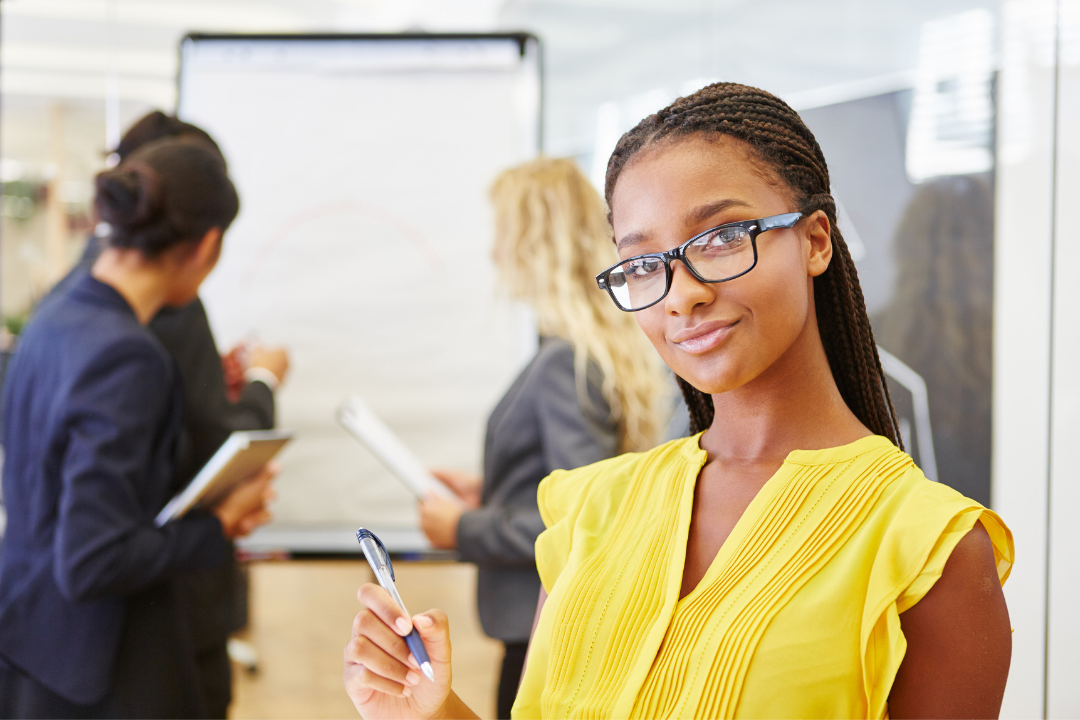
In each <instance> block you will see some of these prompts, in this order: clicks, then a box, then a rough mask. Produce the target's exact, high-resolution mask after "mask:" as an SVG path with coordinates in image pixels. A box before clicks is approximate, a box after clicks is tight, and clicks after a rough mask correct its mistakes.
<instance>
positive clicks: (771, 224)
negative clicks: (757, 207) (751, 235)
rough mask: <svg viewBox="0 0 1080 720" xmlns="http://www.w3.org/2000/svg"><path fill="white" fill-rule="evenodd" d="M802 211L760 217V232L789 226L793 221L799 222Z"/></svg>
mask: <svg viewBox="0 0 1080 720" xmlns="http://www.w3.org/2000/svg"><path fill="white" fill-rule="evenodd" d="M802 216H803V215H802V213H797V212H793V213H784V214H783V215H773V216H772V217H768V218H762V220H761V232H765V231H766V230H775V229H776V228H789V227H791V226H792V225H794V224H795V223H797V222H799V218H801V217H802Z"/></svg>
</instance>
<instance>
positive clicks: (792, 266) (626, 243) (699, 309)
mask: <svg viewBox="0 0 1080 720" xmlns="http://www.w3.org/2000/svg"><path fill="white" fill-rule="evenodd" d="M764 167H765V166H764V163H763V162H762V161H761V160H760V159H758V158H757V157H756V156H755V155H754V153H753V151H752V150H751V149H750V148H749V147H748V146H747V145H745V144H743V143H742V142H740V141H738V140H734V139H732V138H728V137H720V138H718V139H705V138H704V137H700V136H691V137H689V138H686V139H682V140H677V141H674V142H672V143H667V144H662V145H660V146H658V147H657V148H655V149H652V150H647V151H646V152H645V154H643V155H641V156H639V157H637V158H635V159H634V160H633V161H632V162H631V163H630V164H629V165H628V166H627V167H626V168H624V169H623V171H622V173H621V174H620V176H619V179H618V182H617V183H616V185H615V189H614V192H613V194H612V200H611V208H612V221H613V225H614V230H615V241H616V244H617V247H618V252H619V257H620V258H621V259H624V260H625V259H627V258H630V257H633V256H635V255H641V254H644V253H653V252H661V251H664V250H671V249H673V248H676V247H678V246H679V245H681V244H682V243H684V242H686V241H687V240H689V239H690V238H691V237H693V236H694V235H697V234H698V233H701V232H704V231H705V230H708V229H709V228H712V227H715V226H717V225H721V224H724V223H729V222H736V221H741V220H753V219H757V218H764V217H769V216H771V215H779V214H781V213H788V212H795V211H796V210H797V209H798V208H796V207H795V205H794V202H793V201H792V200H791V198H790V197H789V195H790V190H789V189H788V188H787V187H786V186H785V185H784V184H783V183H782V182H780V181H779V180H773V179H770V178H769V177H768V174H767V173H769V172H770V171H768V170H765V169H764ZM757 248H758V262H757V265H756V266H755V267H754V269H753V270H751V271H750V272H749V273H747V274H746V275H743V276H742V277H739V278H736V279H734V280H729V281H727V282H722V283H702V282H699V281H698V280H697V279H696V278H695V277H694V276H693V275H691V274H690V272H689V271H688V270H687V269H686V266H685V265H683V263H682V262H679V261H675V262H674V263H673V267H672V270H673V278H672V284H671V290H670V291H669V292H668V294H667V297H665V298H664V299H663V300H661V301H660V302H659V303H657V304H656V305H653V306H652V307H650V308H646V309H644V310H639V311H638V312H636V313H634V315H635V317H636V318H637V321H638V324H639V325H640V326H641V328H642V330H644V331H645V334H646V335H647V336H648V337H649V340H651V341H652V343H653V345H654V346H655V347H656V349H657V351H658V352H659V353H660V356H661V357H662V358H663V359H664V362H665V363H667V365H668V367H670V368H671V369H672V370H673V371H674V372H675V373H676V374H678V375H679V376H680V377H682V378H683V379H685V380H686V381H688V382H689V383H690V384H691V385H693V386H694V387H696V388H698V389H699V390H701V391H703V392H706V393H710V394H717V393H722V392H727V391H729V390H733V389H735V388H738V387H741V386H743V385H745V384H747V383H749V382H751V381H753V380H754V379H756V378H758V377H759V376H761V375H762V374H763V373H765V372H766V371H767V370H768V369H769V368H770V367H772V366H773V365H774V364H776V362H777V360H779V359H780V358H781V357H783V356H784V355H785V353H787V352H788V351H789V349H790V348H792V346H794V345H795V344H796V342H797V341H799V340H800V339H804V340H805V339H806V338H807V337H808V333H813V338H815V339H816V338H817V324H816V319H815V317H814V306H813V282H812V281H813V277H814V276H816V275H820V274H821V273H822V272H824V271H825V269H826V268H827V267H828V264H829V259H830V258H831V253H832V246H831V244H830V242H829V223H828V219H827V218H826V217H825V215H824V213H821V212H818V213H814V214H813V215H812V216H811V217H809V218H803V219H801V220H800V221H799V222H798V223H796V225H795V226H794V227H792V228H789V229H777V230H770V231H767V232H764V233H761V234H760V235H759V236H758V238H757Z"/></svg>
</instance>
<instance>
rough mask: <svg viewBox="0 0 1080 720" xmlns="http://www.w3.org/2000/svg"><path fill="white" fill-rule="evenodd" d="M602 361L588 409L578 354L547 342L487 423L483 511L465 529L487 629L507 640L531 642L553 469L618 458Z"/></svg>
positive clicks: (461, 538)
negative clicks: (543, 486) (539, 495)
mask: <svg viewBox="0 0 1080 720" xmlns="http://www.w3.org/2000/svg"><path fill="white" fill-rule="evenodd" d="M602 383H603V376H602V375H601V373H600V370H599V368H597V367H596V365H595V363H590V364H589V369H588V371H587V372H586V386H587V391H588V400H589V401H588V403H586V404H584V405H583V404H582V402H581V399H580V398H579V396H578V389H577V382H576V380H575V375H574V349H573V347H572V346H571V345H570V344H569V343H567V342H566V341H565V340H561V339H559V338H552V337H547V338H542V339H541V341H540V349H539V351H538V352H537V354H536V357H534V358H533V360H532V362H530V363H529V364H528V366H527V367H526V368H525V370H524V371H522V373H521V375H520V376H518V378H517V380H515V381H514V384H513V385H511V386H510V389H509V390H508V391H507V393H506V395H504V396H503V398H502V400H501V401H499V404H498V405H497V406H496V407H495V410H494V411H493V412H492V413H491V417H490V418H489V420H488V426H487V437H486V439H485V442H484V487H483V497H482V506H481V507H480V508H479V509H477V510H472V511H469V512H466V513H465V514H464V515H462V516H461V520H460V521H459V522H458V532H457V537H458V551H459V553H460V554H461V558H462V559H463V560H466V561H468V562H473V563H476V564H477V565H478V566H479V580H478V591H477V598H478V601H479V606H480V623H481V625H483V628H484V632H486V633H487V634H488V635H490V636H491V637H494V638H498V639H499V640H502V641H503V642H524V641H526V640H528V639H529V633H530V632H531V630H532V622H533V616H534V615H535V613H536V601H537V599H538V598H539V596H540V576H539V575H538V574H537V572H536V558H535V554H534V551H533V546H534V545H535V543H536V538H537V536H538V535H539V534H540V533H541V532H543V530H544V521H543V520H542V519H541V518H540V510H539V508H538V507H537V504H536V488H537V486H538V485H539V484H540V481H541V480H543V479H544V478H545V477H547V476H548V475H549V474H551V473H552V472H553V471H555V470H569V469H572V468H576V467H581V466H582V465H588V464H590V463H594V462H597V461H599V460H603V459H605V458H609V457H612V456H614V455H615V454H616V453H617V452H618V450H619V435H618V427H617V424H616V423H615V422H614V420H612V418H611V408H610V406H609V405H608V403H607V401H606V400H605V399H604V396H603V393H602V392H601V389H600V388H601V384H602Z"/></svg>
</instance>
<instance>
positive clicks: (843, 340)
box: [604, 83, 903, 448]
mask: <svg viewBox="0 0 1080 720" xmlns="http://www.w3.org/2000/svg"><path fill="white" fill-rule="evenodd" d="M697 134H705V135H727V136H730V137H733V138H736V139H738V140H741V141H743V142H745V143H746V144H747V145H749V146H750V147H751V148H752V149H753V150H754V151H755V152H756V153H757V154H758V155H760V156H761V159H762V160H763V161H764V163H765V164H766V165H767V166H768V167H769V168H770V169H771V170H772V171H773V172H774V173H775V174H776V175H777V176H778V177H779V179H780V180H782V181H783V182H784V184H786V185H787V186H788V188H789V189H790V191H791V192H792V193H793V195H794V198H793V199H794V201H795V203H796V204H797V206H798V209H799V211H800V212H802V213H803V214H804V215H810V214H811V213H814V212H816V211H818V210H821V211H822V212H824V213H825V215H826V217H828V219H829V225H830V228H831V234H830V237H831V240H832V246H833V257H832V261H831V262H830V263H829V267H828V268H827V269H826V270H825V272H824V273H822V274H821V275H819V276H818V277H816V278H814V302H815V306H816V312H817V320H818V326H819V329H820V332H821V341H822V344H823V345H824V346H825V355H826V356H827V357H828V359H829V368H830V369H831V370H832V374H833V378H834V379H835V381H836V385H837V387H838V388H839V390H840V395H841V396H842V397H843V398H844V402H846V403H847V406H848V407H849V408H851V411H852V412H853V413H855V416H856V417H858V418H859V420H860V421H862V423H863V424H864V425H866V426H867V427H868V428H869V429H870V430H871V431H872V432H874V433H877V434H878V435H884V436H885V437H887V438H889V439H890V440H892V441H893V442H894V443H895V444H896V445H897V447H901V448H902V447H903V442H902V440H901V439H900V431H899V423H898V422H897V419H896V411H895V410H894V409H893V404H892V399H891V398H890V397H889V388H888V385H887V383H886V381H885V373H884V371H883V370H882V369H881V359H880V358H879V357H878V352H877V345H876V343H875V342H874V334H873V332H872V330H871V329H870V319H869V317H868V316H867V314H866V304H865V302H864V300H863V293H862V287H861V286H860V285H859V274H858V272H857V271H856V269H855V263H854V262H853V261H852V259H851V253H850V252H849V251H848V247H847V243H846V242H844V238H843V236H842V235H841V234H840V230H839V229H838V228H837V226H836V201H835V200H834V199H833V197H832V194H831V193H830V188H829V169H828V166H827V165H826V163H825V156H824V155H823V153H822V152H821V146H820V145H818V142H817V140H816V139H815V138H814V135H813V133H811V132H810V129H809V128H808V127H806V125H805V123H803V121H802V119H801V118H800V117H799V116H798V114H797V113H796V112H795V111H794V110H792V109H791V108H790V107H789V106H788V105H787V104H786V103H785V102H784V101H783V100H780V99H779V98H777V97H775V96H773V95H770V94H769V93H767V92H765V91H763V90H758V89H757V88H752V87H747V86H746V85H738V84H736V83H715V84H713V85H709V86H707V87H704V88H702V89H701V90H699V91H697V92H696V93H694V94H693V95H689V96H687V97H684V98H679V99H678V100H676V101H675V102H674V103H672V104H671V105H669V106H668V107H666V108H664V109H663V110H661V111H660V112H658V113H656V114H655V115H650V116H649V117H647V118H645V119H644V120H642V121H641V122H640V123H638V125H637V127H635V128H634V129H633V130H631V131H630V132H628V133H626V135H624V136H623V137H622V139H621V140H620V141H619V143H618V145H617V146H616V147H615V151H614V152H613V153H612V155H611V159H610V160H609V161H608V168H607V177H606V179H605V183H604V194H605V196H606V198H607V201H608V207H611V197H612V192H613V191H614V189H615V183H616V181H617V180H618V178H619V174H620V173H621V172H622V170H623V169H624V168H625V167H626V165H627V164H628V163H629V162H630V161H631V159H632V158H633V157H634V156H635V155H637V154H638V153H639V152H641V151H642V150H645V149H647V148H649V147H652V146H654V145H657V144H659V143H660V142H662V141H665V140H675V139H678V138H683V137H686V136H689V135H697ZM678 382H679V387H680V388H681V389H682V392H683V397H684V398H685V399H686V407H687V409H688V410H689V412H690V431H691V432H699V431H701V430H704V429H705V428H707V427H709V425H711V424H712V421H713V415H714V410H713V404H712V397H711V396H709V395H707V394H706V393H703V392H701V391H700V390H698V389H697V388H695V387H693V386H692V385H690V384H689V383H688V382H686V381H685V380H683V379H682V378H678Z"/></svg>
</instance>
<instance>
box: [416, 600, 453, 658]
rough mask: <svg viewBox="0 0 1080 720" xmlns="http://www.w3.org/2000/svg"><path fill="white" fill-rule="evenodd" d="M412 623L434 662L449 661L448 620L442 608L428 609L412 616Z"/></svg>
mask: <svg viewBox="0 0 1080 720" xmlns="http://www.w3.org/2000/svg"><path fill="white" fill-rule="evenodd" d="M413 625H415V626H416V631H417V632H418V633H420V639H421V640H423V641H424V647H425V648H427V652H428V655H429V656H430V657H431V659H432V660H434V661H435V662H440V663H448V662H450V621H449V620H448V619H447V617H446V613H444V612H443V611H442V610H428V611H427V612H425V613H421V614H419V615H414V616H413Z"/></svg>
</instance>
